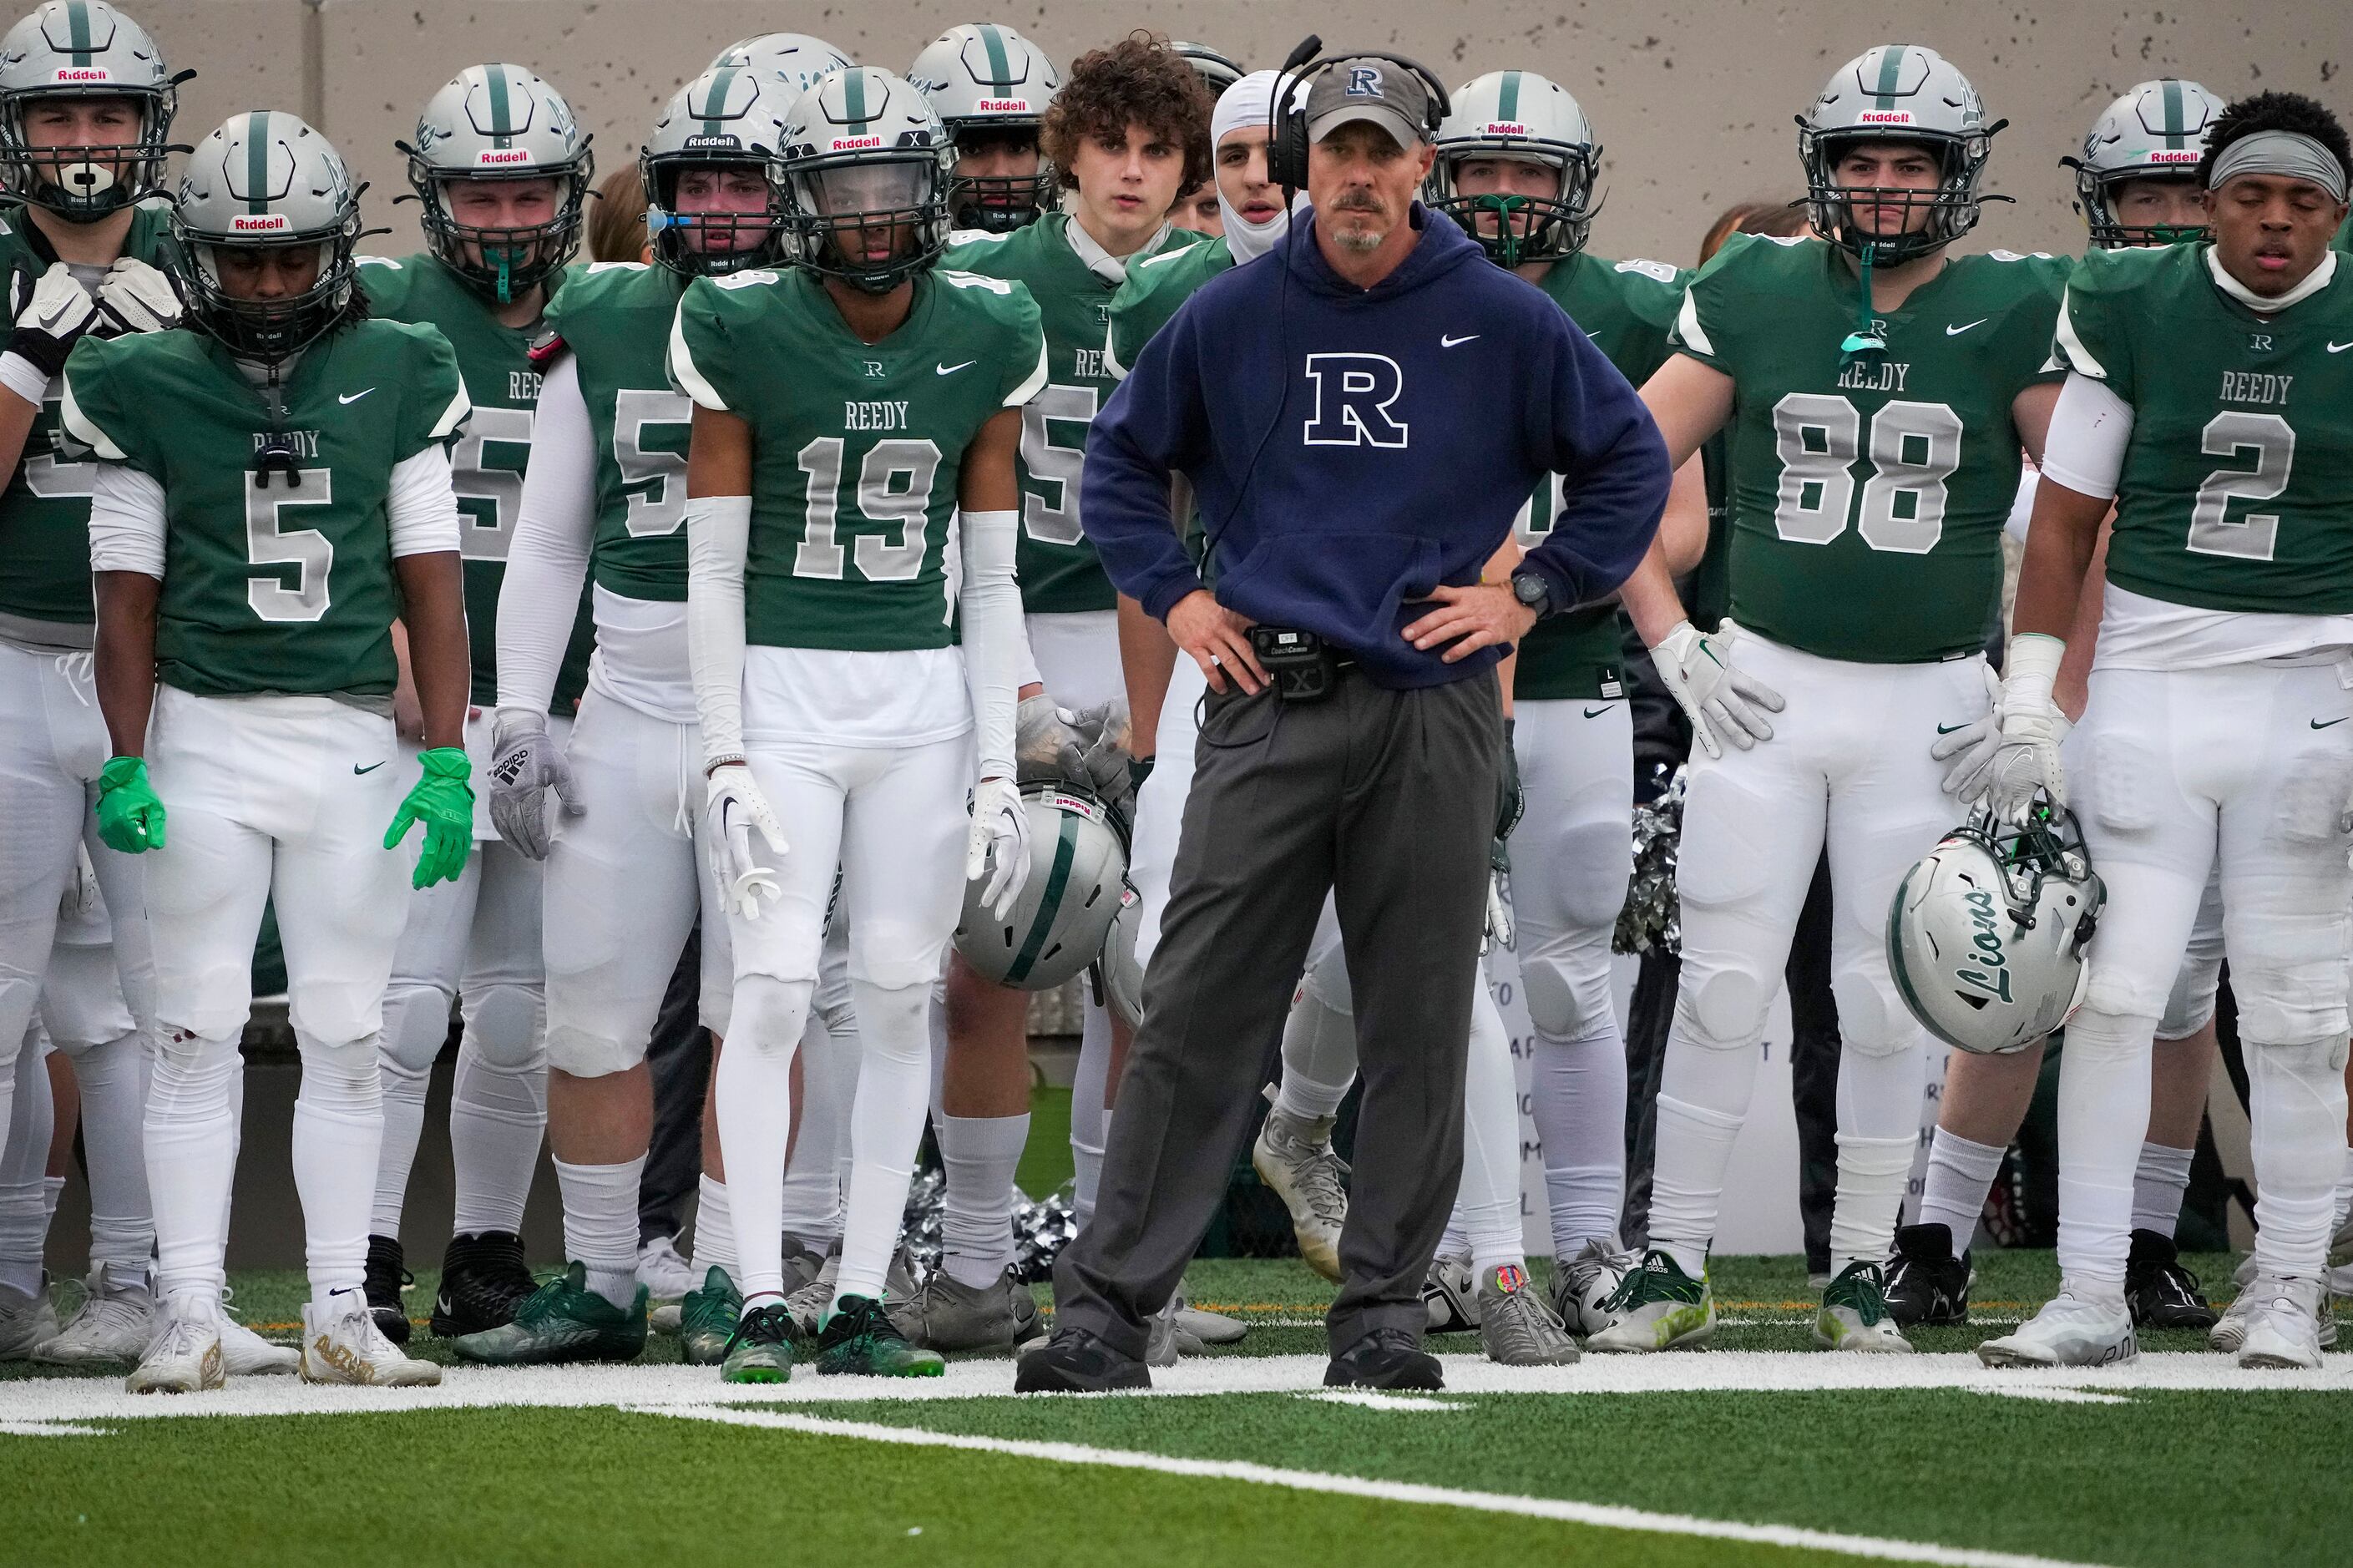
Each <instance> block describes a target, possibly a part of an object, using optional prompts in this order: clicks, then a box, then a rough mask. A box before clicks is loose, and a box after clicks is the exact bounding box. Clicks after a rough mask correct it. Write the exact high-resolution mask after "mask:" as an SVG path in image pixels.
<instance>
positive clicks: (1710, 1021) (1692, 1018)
mask: <svg viewBox="0 0 2353 1568" xmlns="http://www.w3.org/2000/svg"><path fill="white" fill-rule="evenodd" d="M1772 1001H1773V988H1772V986H1771V985H1770V984H1767V983H1766V982H1765V980H1764V979H1763V978H1762V977H1760V976H1757V975H1754V974H1748V973H1743V972H1741V971H1739V970H1736V969H1719V970H1717V971H1716V972H1715V973H1712V974H1706V975H1703V976H1700V977H1699V978H1698V979H1697V980H1694V978H1693V976H1692V973H1691V970H1690V969H1689V968H1688V967H1686V968H1685V969H1684V970H1683V984H1681V985H1680V986H1679V987H1677V988H1676V991H1675V1034H1676V1035H1677V1036H1679V1037H1682V1038H1684V1039H1687V1040H1689V1041H1691V1042H1692V1043H1693V1044H1694V1045H1697V1046H1704V1047H1707V1048H1709V1049H1710V1050H1718V1051H1738V1050H1746V1049H1747V1048H1748V1047H1751V1046H1754V1045H1755V1044H1756V1043H1757V1039H1758V1038H1759V1037H1761V1036H1762V1035H1763V1034H1764V1033H1765V1014H1766V1009H1767V1008H1768V1007H1769V1006H1771V1005H1772Z"/></svg>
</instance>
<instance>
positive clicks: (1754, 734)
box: [1651, 621, 1788, 757]
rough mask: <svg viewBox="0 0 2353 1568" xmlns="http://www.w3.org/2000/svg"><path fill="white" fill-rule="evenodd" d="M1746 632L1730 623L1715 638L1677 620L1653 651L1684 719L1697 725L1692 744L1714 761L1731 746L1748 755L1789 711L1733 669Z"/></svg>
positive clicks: (1769, 690)
mask: <svg viewBox="0 0 2353 1568" xmlns="http://www.w3.org/2000/svg"><path fill="white" fill-rule="evenodd" d="M1739 636H1740V628H1739V627H1738V626H1734V625H1733V624H1732V623H1731V622H1730V621H1726V622H1725V623H1724V626H1723V627H1722V629H1721V630H1720V631H1719V632H1717V633H1716V634H1715V636H1713V637H1711V636H1709V635H1708V634H1707V633H1705V632H1703V631H1701V630H1700V629H1699V628H1698V627H1696V626H1693V625H1692V624H1691V623H1690V622H1689V621H1677V622H1676V623H1675V626H1674V630H1672V631H1671V632H1669V633H1668V634H1667V635H1666V636H1665V637H1661V638H1660V639H1659V642H1658V646H1657V647H1653V648H1651V663H1652V664H1653V665H1655V666H1656V667H1657V668H1658V671H1659V679H1661V680H1662V681H1664V682H1666V686H1667V689H1668V691H1670V692H1672V694H1673V696H1674V700H1675V701H1676V703H1677V705H1678V706H1680V707H1681V708H1682V709H1683V716H1684V717H1685V718H1686V719H1688V720H1690V721H1691V727H1692V739H1693V741H1694V742H1696V743H1697V744H1698V746H1699V749H1700V750H1701V751H1703V752H1706V753H1707V754H1708V755H1709V756H1711V757H1720V756H1722V755H1724V742H1726V741H1730V742H1732V743H1733V744H1734V745H1736V746H1737V747H1739V748H1740V749H1741V750H1742V751H1744V752H1745V751H1747V750H1749V749H1750V748H1751V747H1753V746H1755V745H1756V744H1757V742H1759V741H1769V740H1771V739H1772V738H1773V726H1772V724H1771V722H1770V721H1767V719H1766V717H1765V714H1766V713H1767V712H1771V713H1778V712H1779V711H1781V710H1782V709H1783V708H1785V707H1787V706H1788V704H1787V703H1785V702H1783V701H1782V700H1781V694H1780V693H1779V692H1778V691H1776V690H1774V689H1772V688H1771V687H1769V686H1767V685H1766V684H1765V683H1764V682H1763V681H1761V680H1758V679H1755V678H1754V677H1752V676H1749V675H1746V674H1743V673H1742V672H1741V671H1740V670H1738V669H1736V668H1734V667H1733V664H1732V645H1733V644H1734V643H1735V642H1736V641H1737V640H1738V638H1739Z"/></svg>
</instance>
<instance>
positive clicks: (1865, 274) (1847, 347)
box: [1839, 240, 1887, 359]
mask: <svg viewBox="0 0 2353 1568" xmlns="http://www.w3.org/2000/svg"><path fill="white" fill-rule="evenodd" d="M1878 249H1879V247H1878V246H1877V245H1875V244H1873V243H1872V242H1871V241H1869V240H1865V241H1863V243H1862V244H1861V245H1858V246H1856V247H1855V257H1856V259H1857V261H1858V262H1859V263H1860V264H1861V269H1862V294H1861V296H1860V298H1859V299H1858V300H1857V302H1856V306H1855V327H1854V331H1852V332H1849V333H1848V334H1847V336H1846V342H1842V343H1841V344H1840V345H1839V353H1841V354H1843V355H1844V356H1845V357H1847V358H1848V359H1862V358H1867V357H1868V356H1870V355H1873V354H1883V353H1886V352H1887V340H1886V339H1885V338H1883V337H1881V336H1880V335H1879V321H1878V319H1877V317H1876V316H1875V315H1874V314H1873V310H1872V304H1871V258H1872V257H1873V255H1874V254H1875V253H1876V252H1877V251H1878Z"/></svg>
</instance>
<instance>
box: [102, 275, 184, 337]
mask: <svg viewBox="0 0 2353 1568" xmlns="http://www.w3.org/2000/svg"><path fill="white" fill-rule="evenodd" d="M180 315H181V305H180V289H179V286H178V285H177V284H175V283H174V282H173V281H172V275H171V274H170V273H168V272H165V271H163V270H162V269H160V268H154V267H150V266H149V265H148V264H147V263H145V262H143V261H142V260H140V259H139V258H137V257H135V256H125V257H122V258H119V259H118V260H117V261H116V262H115V264H114V265H113V266H111V267H110V268H107V269H106V276H105V277H103V278H101V279H99V281H98V319H97V320H96V321H93V322H92V323H91V327H92V330H93V331H96V332H98V333H99V335H100V336H101V337H109V338H115V337H122V336H125V335H127V334H129V333H132V332H161V331H169V330H170V329H172V328H174V327H176V326H178V325H179V324H180Z"/></svg>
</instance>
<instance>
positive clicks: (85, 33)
mask: <svg viewBox="0 0 2353 1568" xmlns="http://www.w3.org/2000/svg"><path fill="white" fill-rule="evenodd" d="M66 47H68V48H69V49H71V50H72V51H73V63H74V64H76V65H78V66H86V65H88V64H90V6H89V5H86V4H85V3H84V0H68V4H67V5H66Z"/></svg>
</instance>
